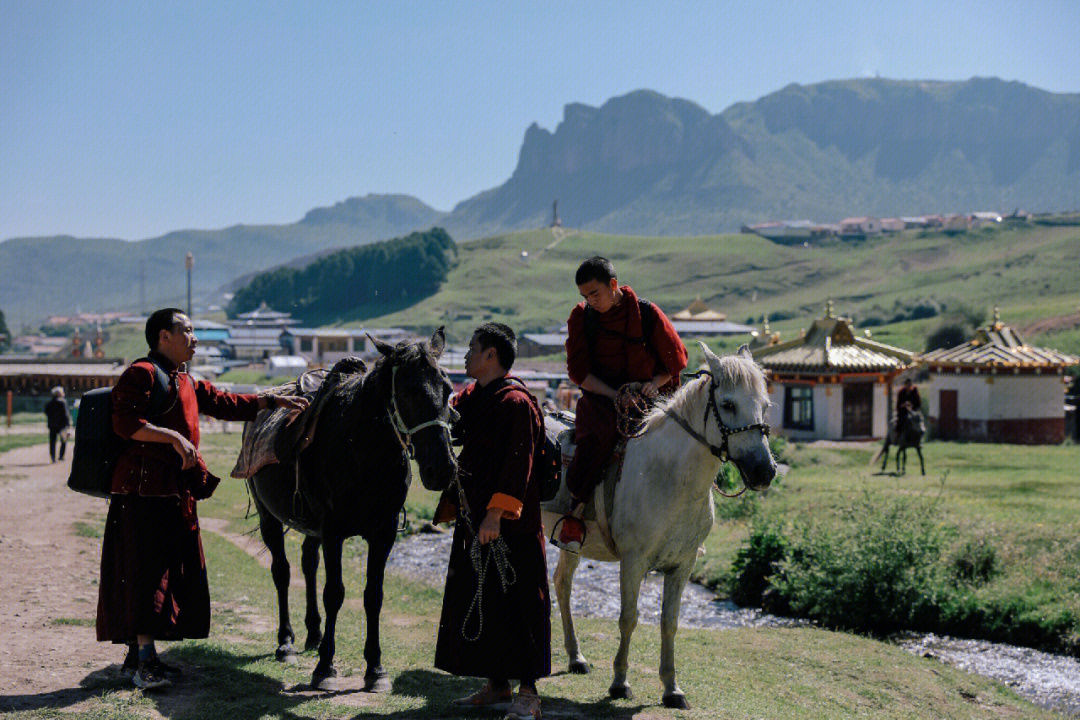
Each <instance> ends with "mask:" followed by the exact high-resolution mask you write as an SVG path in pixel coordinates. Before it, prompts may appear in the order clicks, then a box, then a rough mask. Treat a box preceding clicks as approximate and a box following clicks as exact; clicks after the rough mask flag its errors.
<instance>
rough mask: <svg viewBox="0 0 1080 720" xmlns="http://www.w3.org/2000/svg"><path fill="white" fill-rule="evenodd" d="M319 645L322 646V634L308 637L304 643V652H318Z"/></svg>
mask: <svg viewBox="0 0 1080 720" xmlns="http://www.w3.org/2000/svg"><path fill="white" fill-rule="evenodd" d="M320 644H322V633H320V634H318V635H308V636H307V640H305V641H304V652H310V651H312V650H318V649H319V645H320Z"/></svg>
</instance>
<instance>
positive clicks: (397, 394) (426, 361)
mask: <svg viewBox="0 0 1080 720" xmlns="http://www.w3.org/2000/svg"><path fill="white" fill-rule="evenodd" d="M369 337H370V336H369ZM371 341H372V342H373V343H374V344H375V347H376V349H378V351H379V352H380V353H382V355H383V357H381V358H379V360H378V361H377V362H376V365H375V370H374V371H373V372H377V373H378V374H379V375H380V379H379V390H378V392H379V396H380V398H381V400H382V402H383V403H385V405H384V406H385V407H386V408H387V410H388V411H389V413H390V421H391V422H392V423H393V424H394V426H395V428H396V430H397V432H398V434H399V436H401V438H402V440H403V441H405V442H407V443H408V442H411V443H412V445H413V447H415V448H416V462H417V464H418V465H419V466H420V481H421V482H422V483H423V484H424V487H426V488H427V489H428V490H445V489H446V488H447V487H449V486H450V482H451V481H452V480H453V478H454V476H455V474H456V473H457V462H456V461H455V459H454V453H453V450H452V449H451V447H450V425H451V424H453V417H452V416H454V415H455V414H456V413H455V412H454V410H453V409H451V408H450V405H449V401H450V393H451V392H452V391H453V386H452V385H451V384H450V378H448V377H447V375H446V371H445V370H443V369H442V368H441V367H439V362H438V360H439V357H440V356H441V355H442V353H443V349H444V348H445V347H446V335H445V334H444V332H443V329H442V328H441V327H440V328H439V329H438V330H436V331H435V334H434V335H432V336H431V339H430V340H424V341H420V342H412V343H404V342H403V343H398V345H396V346H392V345H390V344H388V343H385V342H382V341H381V340H377V339H376V338H371Z"/></svg>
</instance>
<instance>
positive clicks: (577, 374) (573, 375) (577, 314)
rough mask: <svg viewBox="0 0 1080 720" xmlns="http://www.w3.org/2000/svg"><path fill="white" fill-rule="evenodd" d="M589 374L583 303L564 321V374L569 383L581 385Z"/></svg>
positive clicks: (590, 367)
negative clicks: (568, 378)
mask: <svg viewBox="0 0 1080 720" xmlns="http://www.w3.org/2000/svg"><path fill="white" fill-rule="evenodd" d="M590 372H592V358H591V357H589V343H588V341H587V340H586V339H585V303H579V304H578V305H576V306H574V309H573V310H571V311H570V318H569V319H568V320H567V321H566V374H567V375H569V376H570V382H572V383H574V384H575V385H581V383H583V382H585V378H586V377H587V376H588V374H589V373H590Z"/></svg>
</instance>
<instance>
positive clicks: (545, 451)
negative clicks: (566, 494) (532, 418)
mask: <svg viewBox="0 0 1080 720" xmlns="http://www.w3.org/2000/svg"><path fill="white" fill-rule="evenodd" d="M533 464H534V465H536V469H535V470H534V471H533V472H534V473H535V477H536V480H537V482H539V483H540V502H542V503H546V502H551V501H552V500H554V499H555V496H556V495H558V494H559V484H560V483H561V482H562V473H561V472H560V471H561V470H562V451H561V450H560V448H559V435H558V432H557V431H556V430H554V429H552V428H549V427H548V425H547V423H544V440H543V442H542V443H541V444H540V447H539V448H537V452H536V457H535V458H534V459H533Z"/></svg>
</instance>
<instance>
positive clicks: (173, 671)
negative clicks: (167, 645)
mask: <svg viewBox="0 0 1080 720" xmlns="http://www.w3.org/2000/svg"><path fill="white" fill-rule="evenodd" d="M150 666H151V667H152V668H153V669H154V671H155V672H157V674H159V675H164V676H165V677H167V678H170V679H172V680H177V679H179V678H180V676H182V675H183V674H184V671H183V670H181V669H180V668H178V667H176V666H175V665H170V664H169V663H167V662H163V661H162V660H161V658H159V657H158V656H157V655H155V656H154V659H153V660H151V661H150Z"/></svg>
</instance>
